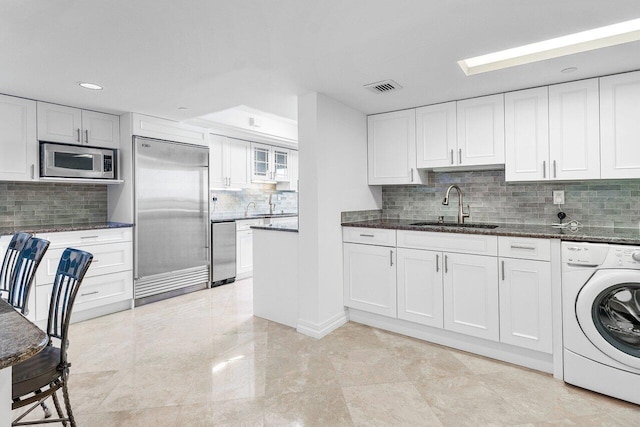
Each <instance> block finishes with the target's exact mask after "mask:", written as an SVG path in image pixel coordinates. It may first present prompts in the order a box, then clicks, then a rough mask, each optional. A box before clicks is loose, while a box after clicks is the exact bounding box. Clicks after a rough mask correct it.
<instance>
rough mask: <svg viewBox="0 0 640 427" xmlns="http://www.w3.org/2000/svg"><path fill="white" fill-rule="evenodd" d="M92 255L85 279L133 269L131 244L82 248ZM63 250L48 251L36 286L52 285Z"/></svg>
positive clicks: (40, 267)
mask: <svg viewBox="0 0 640 427" xmlns="http://www.w3.org/2000/svg"><path fill="white" fill-rule="evenodd" d="M79 249H82V250H86V251H87V252H90V253H92V254H93V262H92V263H91V265H90V266H89V270H88V271H87V275H86V277H92V276H98V275H101V274H110V273H116V272H120V271H126V270H132V269H133V245H132V243H131V242H124V243H110V244H107V245H91V246H87V247H83V248H79ZM63 252H64V248H60V249H49V250H48V251H47V253H46V254H45V255H44V258H43V259H42V263H41V264H40V266H39V267H38V271H37V272H36V285H37V286H42V285H47V284H49V283H53V279H54V278H55V276H56V270H57V269H58V263H59V262H60V257H61V256H62V253H63Z"/></svg>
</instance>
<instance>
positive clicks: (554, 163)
mask: <svg viewBox="0 0 640 427" xmlns="http://www.w3.org/2000/svg"><path fill="white" fill-rule="evenodd" d="M553 177H554V178H555V177H556V161H555V160H554V161H553Z"/></svg>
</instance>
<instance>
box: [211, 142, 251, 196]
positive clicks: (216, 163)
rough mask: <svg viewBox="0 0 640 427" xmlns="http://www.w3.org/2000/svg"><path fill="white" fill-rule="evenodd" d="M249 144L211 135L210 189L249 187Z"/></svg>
mask: <svg viewBox="0 0 640 427" xmlns="http://www.w3.org/2000/svg"><path fill="white" fill-rule="evenodd" d="M250 161H251V143H250V142H248V141H241V140H238V139H232V138H227V137H226V136H220V135H213V134H212V135H211V137H210V142H209V184H210V186H211V187H233V188H246V187H249V186H250V185H251V165H250Z"/></svg>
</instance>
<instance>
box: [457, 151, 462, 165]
mask: <svg viewBox="0 0 640 427" xmlns="http://www.w3.org/2000/svg"><path fill="white" fill-rule="evenodd" d="M458 164H460V165H461V164H462V148H460V149H458Z"/></svg>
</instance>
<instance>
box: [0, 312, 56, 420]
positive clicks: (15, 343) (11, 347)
mask: <svg viewBox="0 0 640 427" xmlns="http://www.w3.org/2000/svg"><path fill="white" fill-rule="evenodd" d="M0 325H2V328H0V427H6V426H9V425H10V424H11V367H12V366H13V365H16V364H18V363H20V362H22V361H23V360H26V359H28V358H30V357H32V356H33V355H35V354H37V353H38V352H39V351H41V350H42V349H43V348H44V347H45V346H46V345H47V334H45V333H44V332H43V331H42V330H41V329H40V328H38V327H37V326H36V325H34V324H33V323H31V322H30V321H29V320H27V319H26V318H25V317H24V316H22V315H21V314H20V313H18V312H17V311H15V310H14V309H13V307H11V306H10V305H9V304H7V303H6V302H5V301H2V300H0Z"/></svg>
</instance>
